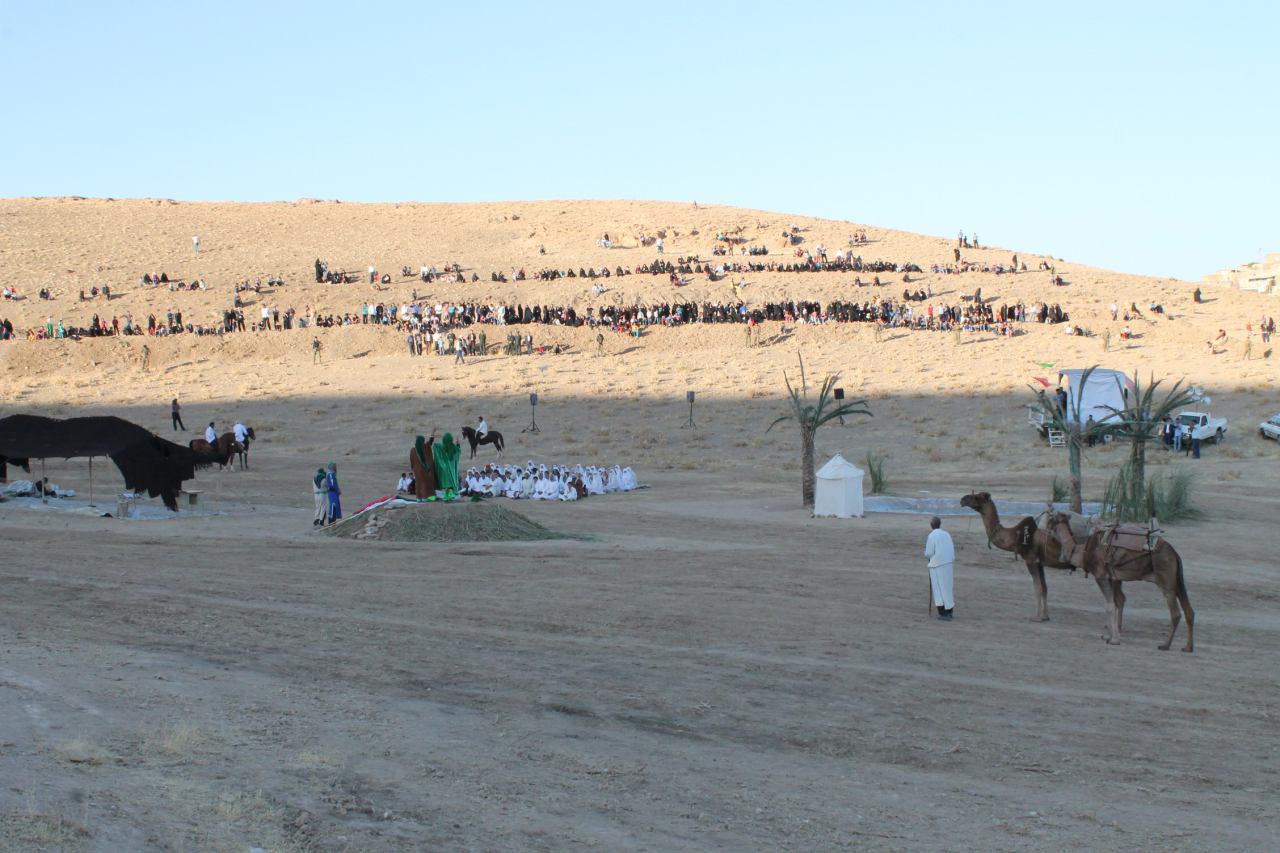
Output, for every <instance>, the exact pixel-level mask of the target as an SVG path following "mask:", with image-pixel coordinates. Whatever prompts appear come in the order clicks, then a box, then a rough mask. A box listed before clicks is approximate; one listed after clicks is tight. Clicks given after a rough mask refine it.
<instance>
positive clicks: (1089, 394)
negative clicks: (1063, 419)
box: [1058, 368, 1133, 423]
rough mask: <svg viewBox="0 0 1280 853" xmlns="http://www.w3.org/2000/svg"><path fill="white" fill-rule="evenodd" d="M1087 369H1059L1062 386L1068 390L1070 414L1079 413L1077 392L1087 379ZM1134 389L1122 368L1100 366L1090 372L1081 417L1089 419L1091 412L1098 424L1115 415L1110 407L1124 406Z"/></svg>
mask: <svg viewBox="0 0 1280 853" xmlns="http://www.w3.org/2000/svg"><path fill="white" fill-rule="evenodd" d="M1084 374H1085V371H1083V370H1062V371H1059V372H1058V385H1059V386H1060V387H1062V388H1065V389H1066V391H1067V400H1068V405H1067V410H1068V412H1067V413H1068V417H1070V416H1071V415H1074V414H1075V400H1076V394H1077V393H1079V392H1078V391H1077V389H1078V388H1079V387H1080V385H1081V383H1082V382H1084ZM1132 390H1133V380H1132V379H1130V378H1129V377H1128V376H1126V375H1125V373H1124V372H1123V371H1120V370H1105V369H1103V368H1096V369H1094V371H1093V372H1092V373H1090V374H1089V381H1088V382H1087V383H1085V384H1084V392H1083V394H1082V395H1081V399H1080V418H1081V420H1084V421H1087V420H1088V419H1089V416H1090V415H1093V419H1094V421H1095V422H1097V423H1102V422H1103V421H1105V420H1107V419H1109V418H1114V417H1115V414H1114V413H1113V412H1112V411H1111V408H1109V407H1115V408H1117V409H1123V408H1124V407H1125V404H1126V400H1125V397H1126V396H1127V395H1128V394H1129V392H1130V391H1132Z"/></svg>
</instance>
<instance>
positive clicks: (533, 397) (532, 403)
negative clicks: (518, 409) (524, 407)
mask: <svg viewBox="0 0 1280 853" xmlns="http://www.w3.org/2000/svg"><path fill="white" fill-rule="evenodd" d="M529 405H530V406H536V405H538V392H537V391H534V392H533V393H532V394H530V395H529Z"/></svg>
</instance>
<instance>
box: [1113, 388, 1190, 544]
mask: <svg viewBox="0 0 1280 853" xmlns="http://www.w3.org/2000/svg"><path fill="white" fill-rule="evenodd" d="M1163 381H1164V380H1162V379H1155V378H1154V377H1153V378H1151V379H1150V380H1148V382H1147V384H1146V386H1145V387H1144V386H1143V385H1142V383H1141V382H1140V381H1139V379H1138V373H1137V371H1136V370H1135V371H1134V374H1133V392H1132V394H1131V395H1130V396H1129V397H1128V403H1127V404H1126V405H1125V407H1124V408H1123V409H1117V408H1115V407H1114V406H1108V407H1107V408H1108V409H1110V410H1111V412H1112V414H1114V415H1115V418H1114V419H1113V420H1111V423H1112V427H1111V430H1112V432H1113V434H1114V435H1116V436H1117V437H1118V438H1127V439H1129V442H1130V447H1129V461H1128V462H1126V463H1125V466H1124V468H1122V469H1121V471H1120V474H1119V475H1118V477H1117V479H1116V481H1115V483H1116V487H1115V488H1109V489H1108V492H1109V494H1108V499H1107V503H1108V504H1110V505H1111V506H1112V507H1113V508H1114V510H1115V512H1116V515H1117V516H1119V517H1120V518H1121V519H1122V520H1124V519H1129V520H1134V521H1137V520H1145V518H1144V516H1146V515H1148V514H1149V511H1150V509H1151V507H1150V506H1149V505H1148V503H1149V502H1148V501H1147V486H1146V479H1147V444H1148V443H1149V442H1152V441H1155V440H1157V438H1158V436H1159V433H1160V429H1161V427H1162V426H1163V425H1164V421H1165V419H1166V418H1171V417H1173V416H1174V415H1175V414H1177V412H1178V410H1179V409H1182V408H1184V407H1186V406H1187V405H1189V404H1190V403H1192V402H1194V401H1195V399H1196V395H1195V392H1193V391H1192V390H1191V389H1190V388H1183V387H1182V380H1178V381H1177V382H1175V383H1174V384H1173V387H1172V388H1170V389H1169V391H1168V393H1166V394H1165V395H1164V397H1162V398H1160V399H1157V397H1156V392H1157V390H1159V388H1160V385H1161V383H1162V382H1163Z"/></svg>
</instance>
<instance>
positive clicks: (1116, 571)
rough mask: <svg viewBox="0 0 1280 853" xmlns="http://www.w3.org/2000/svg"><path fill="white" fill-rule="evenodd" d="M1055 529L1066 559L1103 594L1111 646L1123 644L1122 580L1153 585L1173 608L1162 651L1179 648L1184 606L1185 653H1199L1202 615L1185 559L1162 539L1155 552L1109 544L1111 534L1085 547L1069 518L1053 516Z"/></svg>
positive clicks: (1101, 532) (1051, 521)
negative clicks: (1118, 596)
mask: <svg viewBox="0 0 1280 853" xmlns="http://www.w3.org/2000/svg"><path fill="white" fill-rule="evenodd" d="M1049 526H1050V528H1051V529H1052V530H1053V531H1054V532H1055V533H1056V534H1057V535H1058V538H1059V540H1061V542H1062V558H1063V559H1064V560H1070V562H1071V564H1072V565H1073V566H1076V567H1078V568H1080V569H1081V570H1083V571H1084V572H1085V574H1088V575H1092V576H1093V578H1094V580H1096V581H1097V582H1098V588H1099V589H1101V590H1102V596H1103V598H1105V599H1106V601H1107V622H1108V627H1109V629H1110V630H1109V632H1108V636H1107V637H1105V639H1106V641H1107V642H1108V643H1109V644H1111V645H1116V644H1117V643H1119V642H1120V619H1121V609H1122V608H1123V606H1124V605H1123V603H1121V604H1120V605H1118V606H1117V604H1116V601H1115V589H1116V587H1118V586H1119V583H1120V581H1151V582H1152V583H1154V584H1155V585H1156V586H1158V587H1159V588H1160V591H1161V592H1162V593H1164V600H1165V603H1166V604H1167V605H1168V606H1169V636H1167V637H1165V640H1164V642H1163V643H1161V644H1160V645H1159V646H1158V648H1159V649H1160V650H1161V651H1164V650H1167V649H1168V648H1169V646H1171V645H1172V644H1173V635H1174V634H1175V633H1176V632H1177V630H1178V620H1179V613H1178V607H1179V605H1181V607H1182V615H1185V616H1186V617H1187V644H1186V645H1185V646H1183V647H1182V650H1183V651H1184V652H1190V651H1194V650H1195V621H1196V612H1195V611H1194V610H1192V609H1191V599H1190V598H1188V596H1187V584H1186V580H1185V579H1184V577H1183V572H1182V557H1181V556H1179V554H1178V552H1177V551H1175V550H1174V548H1173V546H1172V545H1170V544H1169V543H1168V542H1166V541H1165V540H1164V539H1161V538H1159V537H1156V538H1155V544H1154V545H1153V546H1152V548H1151V550H1136V549H1131V548H1122V547H1119V546H1117V545H1113V544H1107V542H1106V537H1107V536H1108V534H1109V532H1110V531H1109V530H1108V529H1103V530H1099V531H1097V532H1095V533H1093V534H1091V535H1090V536H1089V537H1088V538H1087V539H1085V540H1084V541H1083V542H1077V541H1076V539H1075V537H1073V536H1072V534H1071V525H1070V524H1069V523H1068V519H1067V516H1066V515H1064V514H1063V513H1054V514H1053V515H1051V516H1049Z"/></svg>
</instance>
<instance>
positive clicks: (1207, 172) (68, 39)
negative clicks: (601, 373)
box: [0, 0, 1280, 278]
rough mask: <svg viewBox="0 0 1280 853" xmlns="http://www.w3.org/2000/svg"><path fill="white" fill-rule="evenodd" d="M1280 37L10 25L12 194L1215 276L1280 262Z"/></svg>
mask: <svg viewBox="0 0 1280 853" xmlns="http://www.w3.org/2000/svg"><path fill="white" fill-rule="evenodd" d="M1278 8H1280V5H1278V4H1276V3H1274V2H1252V3H1231V2H1227V3H1203V2H1202V3H1195V4H1192V3H1185V4H1183V3H1167V2H1166V3H1155V2H1151V3H1146V2H1133V3H1118V2H1106V3H1087V2H1076V3H1055V4H1046V3H1029V2H1025V0H1024V2H1009V3H982V2H978V3H960V4H956V3H897V2H891V0H880V2H877V3H874V4H871V3H858V2H843V3H841V2H832V3H809V4H797V3H779V2H770V3H756V2H737V3H699V2H694V0H685V2H681V3H667V2H655V1H654V0H648V1H647V2H640V3H612V4H610V3H598V2H596V3H578V2H565V3H552V2H548V3H525V2H520V3H515V2H511V3H508V2H489V3H469V2H457V3H453V4H434V3H428V2H421V3H414V2H404V3H379V2H364V3H350V2H346V3H334V4H329V3H305V4H304V3H297V4H292V3H273V2H260V3H238V2H222V3H213V4H192V3H173V2H167V3H149V2H139V3H123V2H117V3H90V2H81V3H66V2H56V1H55V2H34V0H4V2H2V3H0V73H2V74H3V80H4V89H5V98H4V101H5V107H4V114H5V116H6V118H7V119H8V120H9V127H8V128H6V129H5V131H4V132H3V134H0V163H3V166H2V167H0V196H18V195H23V196H25V195H86V196H115V197H135V196H161V197H172V198H181V199H233V200H269V199H294V198H299V197H306V196H316V197H323V198H341V199H345V200H351V201H391V200H425V201H484V200H506V199H540V198H653V199H673V200H692V199H697V200H698V201H700V202H703V203H720V204H731V205H741V206H747V207H756V208H765V209H771V210H778V211H784V212H791V213H802V214H812V215H817V216H829V217H834V218H840V219H851V220H855V221H859V222H866V223H871V224H876V225H885V226H891V227H896V228H903V229H907V230H911V231H920V232H924V233H930V234H941V235H948V236H950V235H954V234H955V232H956V230H957V229H959V228H964V229H965V230H966V231H970V232H972V231H977V232H978V234H979V235H980V236H981V238H982V239H983V242H990V243H993V244H997V245H1004V246H1011V247H1014V248H1017V249H1020V250H1023V251H1037V252H1051V253H1052V254H1054V255H1056V256H1059V257H1063V258H1066V259H1068V260H1073V261H1081V262H1086V263H1091V264H1096V265H1099V266H1105V267H1112V268H1116V269H1121V270H1126V271H1131V272H1141V273H1148V274H1152V275H1176V276H1180V277H1184V278H1193V277H1198V276H1199V275H1201V274H1203V273H1205V272H1209V271H1211V270H1214V269H1217V268H1219V267H1222V266H1228V265H1231V264H1233V263H1239V262H1243V261H1247V260H1252V259H1255V257H1256V256H1257V255H1258V253H1259V252H1261V251H1280V227H1278V226H1280V153H1278V152H1280V52H1278V51H1277V47H1276V41H1275V39H1276V37H1277V34H1278V33H1280V12H1278V11H1277V9H1278ZM2 239H3V234H2V233H0V240H2Z"/></svg>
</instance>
